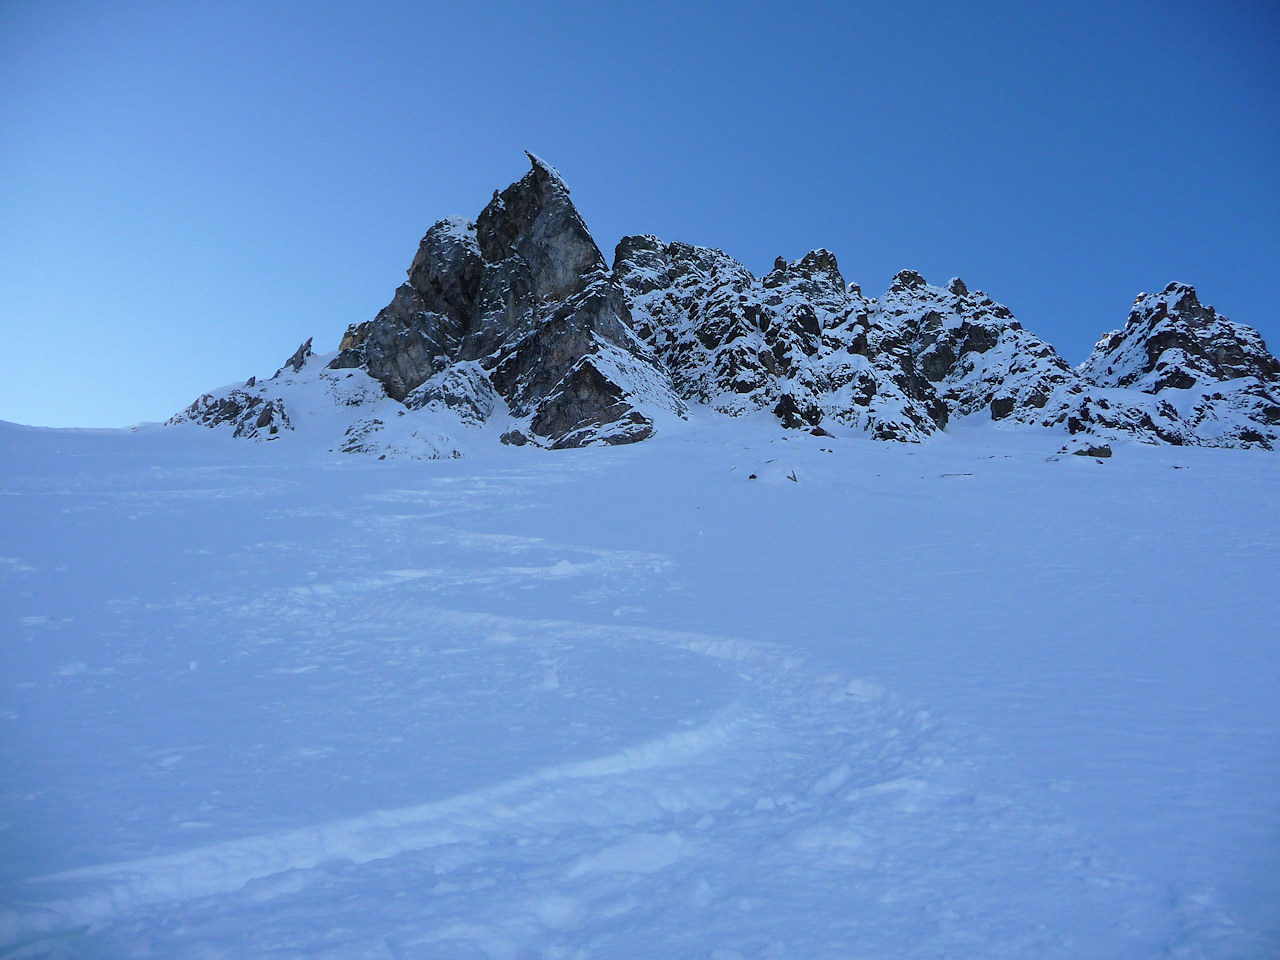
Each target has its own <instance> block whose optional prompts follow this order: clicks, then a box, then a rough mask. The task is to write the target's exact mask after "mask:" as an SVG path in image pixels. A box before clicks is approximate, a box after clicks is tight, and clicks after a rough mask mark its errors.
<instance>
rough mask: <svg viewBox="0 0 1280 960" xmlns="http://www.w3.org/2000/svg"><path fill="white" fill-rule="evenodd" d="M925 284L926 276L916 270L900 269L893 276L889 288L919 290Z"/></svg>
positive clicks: (897, 290) (896, 290) (899, 290)
mask: <svg viewBox="0 0 1280 960" xmlns="http://www.w3.org/2000/svg"><path fill="white" fill-rule="evenodd" d="M923 286H925V280H924V277H922V276H920V274H918V273H916V272H915V271H914V270H899V271H898V272H897V273H896V274H895V275H894V278H893V282H892V283H890V284H889V289H890V290H892V291H894V292H901V291H903V290H918V289H920V288H921V287H923Z"/></svg>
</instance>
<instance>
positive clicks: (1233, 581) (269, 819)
mask: <svg viewBox="0 0 1280 960" xmlns="http://www.w3.org/2000/svg"><path fill="white" fill-rule="evenodd" d="M0 426H2V430H0V445H2V448H3V455H2V456H0V511H3V518H2V522H0V624H3V629H0V643H2V644H3V646H2V647H0V651H2V652H0V666H2V670H0V901H2V904H0V944H2V945H3V946H4V948H5V953H4V955H5V956H55V957H77V958H80V957H122V956H140V957H148V956H152V957H166V958H167V957H217V956H226V957H247V956H254V957H296V956H307V957H316V956H323V957H392V958H403V957H495V958H521V957H655V956H663V957H717V958H721V960H724V958H738V957H806V958H810V957H840V958H847V957H850V956H894V957H941V956H949V957H984V958H985V957H1028V956H1037V957H1108V958H1110V957H1147V956H1158V955H1166V954H1167V955H1172V956H1178V957H1240V956H1245V957H1270V956H1274V955H1276V954H1277V953H1280V916H1278V914H1277V907H1276V904H1277V903H1280V705H1278V704H1280V700H1278V699H1277V697H1276V695H1275V691H1276V689H1277V680H1278V679H1280V630H1278V628H1277V624H1278V623H1280V592H1278V591H1276V590H1275V587H1274V584H1275V579H1276V573H1277V570H1278V569H1280V565H1278V563H1277V561H1278V560H1280V516H1278V514H1280V502H1278V501H1277V498H1276V496H1275V491H1276V489H1277V488H1276V481H1277V477H1278V472H1280V461H1277V459H1276V458H1275V457H1274V456H1273V455H1271V454H1266V453H1258V452H1242V451H1231V450H1193V449H1177V448H1171V447H1161V448H1152V447H1142V446H1138V445H1120V444H1117V445H1115V451H1116V453H1115V456H1114V457H1113V458H1111V459H1110V460H1109V461H1107V462H1105V463H1099V462H1097V461H1095V460H1092V459H1088V458H1082V457H1074V456H1066V457H1061V458H1058V457H1055V454H1056V450H1057V447H1058V445H1059V444H1060V438H1054V437H1051V436H1048V435H1043V434H1035V433H1027V434H1022V433H1019V432H1016V431H1012V430H1010V431H985V432H984V431H977V430H972V431H966V430H964V429H963V428H961V429H959V430H957V431H955V432H953V433H952V434H950V435H947V436H943V437H939V438H935V439H934V440H932V441H930V442H929V443H927V444H924V445H920V446H906V445H898V444H877V443H873V442H870V441H864V440H860V439H848V438H841V439H837V440H830V439H826V438H823V439H819V438H813V437H809V436H807V435H802V434H796V433H787V432H783V431H780V430H778V429H777V428H776V427H774V426H771V425H769V424H768V423H767V422H766V421H765V419H754V418H746V419H741V420H736V421H725V420H723V419H720V418H716V420H715V422H713V423H709V422H707V421H706V419H705V418H704V417H698V418H695V419H694V420H693V421H692V422H691V423H689V424H688V425H685V426H682V427H673V428H672V429H668V430H666V431H664V432H663V433H662V434H661V435H659V437H657V438H656V439H655V440H652V441H650V442H647V443H644V444H639V445H636V446H632V447H619V448H607V449H587V450H581V451H563V452H557V453H549V452H545V451H538V450H530V449H509V448H503V447H499V446H497V445H494V446H493V448H492V449H489V448H483V449H478V450H477V451H476V452H475V453H474V454H473V455H472V456H471V457H469V458H468V459H465V460H457V461H455V460H441V461H430V462H403V461H401V462H390V461H388V462H376V461H370V460H367V459H365V458H358V457H344V456H342V455H338V454H322V455H321V454H310V453H306V452H305V451H304V449H303V448H302V447H301V446H300V445H285V444H271V443H268V444H261V445H260V444H248V443H241V442H237V441H233V440H231V439H229V438H226V437H221V436H219V435H217V434H212V433H209V432H207V431H203V430H200V429H199V428H195V427H190V428H185V427H180V428H170V429H165V430H159V429H148V430H142V431H140V432H139V433H136V434H130V433H123V432H120V433H117V432H107V431H95V432H89V431H45V430H34V429H28V428H18V427H12V426H9V425H0ZM753 473H754V474H756V479H754V480H751V479H748V477H749V475H750V474H753ZM792 476H794V477H795V480H794V481H793V480H792V479H790V478H791V477H792Z"/></svg>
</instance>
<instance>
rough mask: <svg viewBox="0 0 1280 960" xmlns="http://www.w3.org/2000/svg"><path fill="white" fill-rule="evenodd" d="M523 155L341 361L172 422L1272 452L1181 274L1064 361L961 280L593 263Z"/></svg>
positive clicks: (565, 200) (373, 446)
mask: <svg viewBox="0 0 1280 960" xmlns="http://www.w3.org/2000/svg"><path fill="white" fill-rule="evenodd" d="M529 159H530V163H531V169H530V171H529V172H528V173H527V174H526V175H525V176H524V177H523V178H521V179H520V180H519V181H517V182H516V183H513V184H512V185H511V186H509V187H508V188H507V189H506V190H504V191H502V192H501V193H498V192H495V193H494V196H493V199H492V201H491V202H490V203H489V204H488V205H487V206H486V207H485V208H484V210H483V211H481V213H480V215H479V216H478V217H477V218H476V220H475V221H468V220H462V219H457V218H454V219H448V220H442V221H440V222H438V223H437V224H435V225H434V226H433V227H431V229H430V230H428V231H427V234H426V236H424V237H423V239H422V241H421V243H420V244H419V248H418V252H417V255H416V256H415V257H414V259H413V262H412V264H411V266H410V268H409V271H408V280H407V282H406V283H404V284H402V285H401V286H400V287H399V289H397V290H396V292H395V295H394V296H393V298H392V300H391V302H390V303H389V304H388V305H387V306H386V307H385V308H383V310H382V311H380V312H379V313H378V314H377V316H375V317H374V318H373V319H372V320H370V321H366V322H364V323H360V324H356V325H353V326H352V327H350V328H349V329H348V330H347V332H346V334H345V336H344V337H343V338H342V341H341V343H340V344H339V349H338V351H337V353H336V354H329V355H325V356H323V357H316V356H314V355H313V353H312V349H311V341H310V340H308V341H307V342H306V343H305V344H303V345H302V346H301V347H299V349H298V351H297V352H296V353H295V354H294V355H293V356H292V357H290V359H289V360H288V361H287V362H286V364H285V366H283V367H281V369H280V370H278V371H277V372H276V375H275V376H274V377H273V378H272V379H271V380H269V381H266V382H265V383H258V382H257V381H255V380H253V379H251V380H250V381H249V382H248V383H246V384H244V385H242V386H239V387H233V388H229V389H226V390H223V391H219V392H217V393H214V394H207V395H205V396H203V397H201V398H200V399H198V400H197V401H196V402H195V403H193V404H192V405H191V406H190V407H189V408H188V409H187V410H185V411H183V412H182V413H181V414H179V415H178V416H177V417H175V418H174V421H171V422H183V421H191V422H198V423H202V424H205V425H208V426H222V425H227V426H229V427H230V429H231V431H232V432H233V434H234V435H236V436H242V437H250V438H254V439H274V438H276V437H278V436H280V435H282V432H284V431H294V430H296V429H298V427H297V421H298V420H299V416H298V412H299V410H301V409H304V408H306V409H308V410H309V411H310V410H313V409H314V407H315V406H316V405H317V404H319V405H320V406H322V407H323V406H325V405H326V404H327V405H328V407H329V408H330V409H337V410H338V411H340V412H343V416H340V417H339V418H338V421H339V422H340V423H341V424H342V425H343V427H344V432H343V434H342V437H341V439H339V440H337V441H336V442H335V443H334V449H342V450H347V451H350V452H362V453H370V454H377V455H410V456H454V455H458V453H459V443H460V441H459V440H458V437H459V436H461V435H462V434H464V433H466V432H467V431H468V430H472V429H475V428H481V427H493V428H494V429H495V430H496V431H497V432H498V433H500V435H501V438H502V439H503V440H504V441H505V442H508V443H514V444H523V443H530V442H531V443H534V444H536V445H540V446H547V447H553V448H560V447H574V446H583V445H586V444H591V443H628V442H632V441H636V440H642V439H645V438H646V437H648V436H650V435H651V434H652V433H653V431H654V429H655V421H658V420H661V419H662V418H663V417H676V416H683V415H684V413H685V402H686V401H687V402H691V403H696V404H702V405H706V406H708V407H710V408H712V409H714V410H716V411H719V412H721V413H724V414H728V415H730V416H740V415H743V414H748V413H752V412H755V411H761V410H769V411H771V412H772V413H773V414H774V415H775V416H776V417H777V418H778V420H779V421H780V422H781V423H782V424H783V425H784V426H787V427H792V428H801V429H808V430H812V431H814V432H819V433H831V432H836V433H839V432H848V431H853V432H857V433H862V434H865V435H868V436H871V437H874V438H877V439H885V440H891V439H892V440H909V441H918V440H922V439H924V438H926V437H928V436H929V435H930V434H933V433H936V432H937V431H939V430H943V429H945V428H946V426H947V425H948V423H952V422H955V421H956V420H958V419H962V418H980V419H982V420H990V421H997V422H999V423H1001V424H1023V425H1028V426H1039V427H1044V428H1049V429H1057V430H1064V431H1066V432H1067V433H1070V434H1080V435H1082V436H1085V437H1100V438H1124V437H1130V438H1135V439H1139V440H1143V441H1147V442H1165V443H1175V444H1183V443H1186V444H1204V445H1216V446H1260V447H1267V448H1270V447H1272V446H1273V445H1274V444H1275V443H1277V442H1280V363H1278V362H1277V361H1276V359H1275V357H1273V356H1272V355H1271V354H1270V353H1269V352H1268V351H1267V349H1266V346H1265V344H1263V342H1262V339H1261V338H1260V337H1259V336H1258V335H1257V333H1256V332H1255V331H1253V330H1252V329H1250V328H1249V327H1245V326H1243V325H1241V324H1236V323H1233V322H1231V321H1229V320H1227V319H1226V318H1225V317H1221V316H1219V315H1218V314H1216V313H1215V312H1214V310H1213V308H1212V307H1205V306H1203V305H1201V304H1200V303H1199V300H1198V299H1197V297H1196V294H1195V291H1194V290H1193V289H1192V288H1190V287H1188V286H1186V285H1184V284H1171V285H1170V286H1169V287H1168V288H1167V289H1166V290H1165V291H1164V292H1163V293H1162V294H1156V295H1151V296H1148V295H1142V296H1140V297H1139V298H1138V300H1137V301H1136V302H1135V304H1134V309H1133V312H1132V313H1131V314H1130V317H1129V321H1128V323H1127V324H1126V326H1125V327H1124V329H1123V330H1119V331H1116V332H1114V333H1112V334H1109V335H1108V336H1106V337H1104V338H1103V340H1102V341H1100V342H1099V344H1098V346H1097V348H1096V349H1095V352H1094V354H1093V356H1092V357H1090V359H1089V360H1088V361H1086V362H1085V363H1084V364H1082V365H1081V366H1080V367H1079V368H1076V369H1073V368H1072V367H1071V366H1070V365H1069V364H1068V363H1067V362H1066V361H1065V360H1063V359H1062V357H1060V356H1059V355H1058V353H1057V352H1056V351H1055V350H1054V349H1053V347H1052V346H1050V345H1049V344H1047V343H1045V342H1044V341H1042V340H1041V339H1039V338H1038V337H1036V336H1035V335H1034V334H1032V333H1030V332H1029V331H1027V330H1025V329H1024V328H1023V327H1022V325H1021V324H1020V323H1019V322H1018V321H1017V320H1016V319H1015V318H1014V316H1013V314H1012V313H1011V312H1010V311H1009V310H1008V308H1007V307H1005V306H1003V305H1002V304H1000V303H998V302H996V301H995V300H993V299H992V298H990V297H989V296H987V295H986V294H984V293H982V292H980V291H975V292H971V291H970V290H969V289H968V287H967V286H966V285H965V284H964V283H963V282H962V281H960V280H959V279H953V280H952V281H951V282H950V283H949V284H947V286H946V287H939V286H934V285H931V284H929V283H927V282H926V281H925V280H924V278H923V277H921V276H920V275H919V274H918V273H915V272H913V271H909V270H904V271H902V272H901V273H899V274H898V275H897V276H896V277H894V279H893V283H892V284H891V286H890V288H889V290H888V291H887V292H886V293H885V294H884V295H883V296H882V297H881V298H879V299H874V298H873V299H867V298H866V297H864V296H863V295H862V292H861V289H860V288H859V287H858V286H857V285H856V284H847V283H846V281H845V279H844V277H843V276H842V274H841V272H840V268H839V266H838V264H837V263H836V259H835V257H834V256H833V255H832V254H831V253H829V252H827V251H825V250H815V251H812V252H810V253H809V254H806V255H805V256H804V257H801V258H800V259H798V260H795V261H792V262H788V261H786V260H784V259H783V258H781V257H779V258H778V260H777V262H776V263H775V265H774V268H773V269H772V270H771V271H769V272H768V273H767V274H765V275H764V276H763V277H760V278H757V277H755V276H754V275H753V274H752V273H751V272H750V271H749V270H748V269H747V268H746V267H745V266H743V265H742V264H740V263H738V262H737V261H735V260H733V259H732V258H731V257H729V256H728V255H726V254H725V253H723V252H721V251H719V250H714V249H710V248H707V247H697V246H692V245H689V244H685V243H664V242H663V241H661V240H659V239H657V238H656V237H653V236H632V237H626V238H624V239H623V240H622V242H621V243H619V244H618V247H617V250H616V253H615V258H614V263H613V267H612V269H610V268H609V267H608V266H607V265H606V264H605V261H604V258H603V257H602V255H601V253H600V250H599V248H598V247H597V245H596V243H595V241H594V240H593V239H592V237H591V234H590V232H589V231H588V229H587V227H586V224H585V222H584V221H583V219H582V217H581V216H580V214H579V213H578V211H577V209H576V208H575V207H574V205H573V203H572V201H571V200H570V199H569V191H568V188H567V187H566V186H565V184H564V181H563V179H562V178H561V177H560V176H559V174H558V173H557V172H556V171H555V170H554V168H552V167H550V166H548V165H547V164H545V163H543V162H542V161H541V160H539V159H538V158H536V157H534V156H533V155H532V154H530V155H529ZM317 398H320V399H317ZM406 418H407V419H406Z"/></svg>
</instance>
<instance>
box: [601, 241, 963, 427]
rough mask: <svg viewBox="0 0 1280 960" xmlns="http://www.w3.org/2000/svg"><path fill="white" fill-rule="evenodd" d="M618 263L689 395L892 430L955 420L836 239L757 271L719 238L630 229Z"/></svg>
mask: <svg viewBox="0 0 1280 960" xmlns="http://www.w3.org/2000/svg"><path fill="white" fill-rule="evenodd" d="M613 270H614V275H615V276H616V277H617V278H618V280H619V282H620V283H621V284H622V286H623V288H624V289H625V290H626V292H627V296H628V298H629V299H630V301H631V310H632V317H633V319H634V322H635V325H636V332H637V333H638V334H639V335H640V337H641V338H642V339H644V340H645V342H646V343H648V344H649V346H650V347H652V349H653V351H654V352H655V353H656V354H657V355H658V356H659V357H661V358H662V361H663V363H664V365H665V366H666V368H667V370H668V371H669V372H670V374H671V376H672V379H673V381H674V382H675V384H676V387H677V389H678V390H679V391H680V392H681V395H682V396H684V397H685V398H687V399H689V400H692V401H696V402H699V403H705V404H708V405H710V406H711V407H712V408H714V409H716V410H718V411H720V412H722V413H727V414H729V415H731V416H737V415H740V414H744V413H749V412H752V411H755V410H761V409H765V408H768V409H770V410H772V411H773V412H774V413H775V414H776V415H777V416H778V418H779V419H780V420H781V421H782V423H783V424H784V425H786V426H790V427H808V428H816V427H819V426H820V425H821V424H823V423H824V421H834V424H833V425H835V424H838V425H842V426H844V427H851V428H854V429H857V430H859V431H865V432H867V433H869V434H870V435H871V436H874V437H878V438H881V439H895V440H918V439H920V438H922V437H924V436H927V435H928V434H930V433H932V432H934V431H935V430H937V429H940V428H941V427H942V426H944V425H945V423H946V410H945V408H944V407H943V406H942V405H941V404H940V403H939V402H938V400H937V397H936V396H934V395H933V392H932V391H931V390H930V389H929V388H928V385H927V384H926V383H925V382H924V381H923V379H922V378H921V377H920V376H919V374H918V373H917V371H916V370H915V368H914V365H913V362H912V358H911V357H910V355H909V353H908V352H907V351H906V350H905V349H903V347H902V345H901V344H900V343H899V342H898V340H897V338H896V336H895V331H892V330H887V329H885V328H883V327H881V326H879V325H878V324H877V323H876V317H875V315H874V314H873V311H872V310H871V308H870V305H869V304H868V302H867V301H866V300H864V299H863V298H862V297H861V295H860V294H858V293H857V292H856V289H850V288H849V287H847V286H846V284H845V282H844V278H843V277H842V276H841V274H840V269H839V266H838V265H837V263H836V259H835V257H834V256H833V255H832V254H830V253H828V252H827V251H825V250H816V251H813V252H811V253H809V254H806V255H805V256H804V257H802V258H801V259H799V260H796V261H794V262H791V263H788V262H787V261H785V260H783V259H782V258H781V257H779V258H778V260H777V262H776V263H775V264H774V268H773V270H771V271H769V273H767V274H765V276H764V277H762V278H759V279H757V278H756V277H755V276H754V275H753V274H752V273H751V271H749V270H748V269H747V268H746V267H744V266H743V265H742V264H740V263H738V262H737V261H736V260H734V259H732V258H731V257H729V256H728V255H727V254H725V253H723V252H721V251H719V250H713V249H710V248H707V247H695V246H690V245H689V244H685V243H670V244H665V243H663V242H662V241H661V240H659V239H657V238H656V237H652V236H637V237H626V238H625V239H623V240H622V242H621V243H620V244H618V249H617V255H616V257H615V259H614V265H613Z"/></svg>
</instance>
